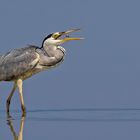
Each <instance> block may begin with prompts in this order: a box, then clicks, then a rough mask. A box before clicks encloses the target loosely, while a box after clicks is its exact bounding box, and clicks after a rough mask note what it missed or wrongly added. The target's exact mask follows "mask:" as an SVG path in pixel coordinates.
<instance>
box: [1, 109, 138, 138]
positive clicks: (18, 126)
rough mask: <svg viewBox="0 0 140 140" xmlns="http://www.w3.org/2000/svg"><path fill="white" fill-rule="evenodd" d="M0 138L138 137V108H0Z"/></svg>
mask: <svg viewBox="0 0 140 140" xmlns="http://www.w3.org/2000/svg"><path fill="white" fill-rule="evenodd" d="M0 126H1V127H0V140H38V139H41V138H43V139H51V140H53V139H61V140H66V139H67V140H71V139H73V140H77V139H80V140H93V139H96V140H100V139H106V140H111V139H113V140H115V139H116V140H118V138H119V140H124V139H127V140H130V139H135V140H136V139H139V138H140V133H139V129H140V109H139V108H68V109H46V110H28V112H27V115H26V117H21V112H20V111H11V117H10V118H7V116H6V112H5V111H2V110H1V111H0Z"/></svg>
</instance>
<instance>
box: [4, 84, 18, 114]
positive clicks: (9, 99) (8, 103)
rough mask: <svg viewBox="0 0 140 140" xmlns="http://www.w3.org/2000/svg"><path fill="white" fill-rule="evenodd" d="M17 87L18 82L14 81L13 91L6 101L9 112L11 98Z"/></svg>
mask: <svg viewBox="0 0 140 140" xmlns="http://www.w3.org/2000/svg"><path fill="white" fill-rule="evenodd" d="M16 88H17V83H16V82H15V83H14V86H13V88H12V91H11V93H10V94H9V96H8V98H7V101H6V108H7V112H9V108H10V102H11V98H12V96H13V94H14V91H15V90H16Z"/></svg>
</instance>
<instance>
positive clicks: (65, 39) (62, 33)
mask: <svg viewBox="0 0 140 140" xmlns="http://www.w3.org/2000/svg"><path fill="white" fill-rule="evenodd" d="M79 30H80V29H71V30H68V31H65V32H61V36H62V35H68V34H70V33H72V32H76V31H79ZM81 39H84V38H77V37H76V38H75V37H65V38H62V39H61V43H64V42H68V41H71V40H81Z"/></svg>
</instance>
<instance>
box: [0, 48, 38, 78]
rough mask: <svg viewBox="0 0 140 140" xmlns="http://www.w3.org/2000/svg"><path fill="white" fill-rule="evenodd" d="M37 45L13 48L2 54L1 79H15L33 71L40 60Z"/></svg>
mask: <svg viewBox="0 0 140 140" xmlns="http://www.w3.org/2000/svg"><path fill="white" fill-rule="evenodd" d="M35 50H36V48H35V47H27V48H21V49H16V50H13V51H11V52H9V53H7V54H6V55H2V56H0V80H5V81H9V80H14V79H16V78H17V77H19V76H21V75H23V74H24V73H26V72H28V71H31V70H32V69H33V68H34V67H35V66H36V65H37V63H38V62H39V56H38V55H37V53H36V51H35Z"/></svg>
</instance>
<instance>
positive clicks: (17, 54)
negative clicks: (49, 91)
mask: <svg viewBox="0 0 140 140" xmlns="http://www.w3.org/2000/svg"><path fill="white" fill-rule="evenodd" d="M78 30H79V29H71V30H68V31H64V32H55V33H52V34H50V35H48V36H47V37H45V38H44V40H43V42H42V46H41V47H38V46H34V45H29V46H28V47H25V48H19V49H14V50H12V51H10V52H8V53H6V54H4V55H0V81H13V82H14V86H13V88H12V91H11V92H10V94H9V96H8V98H7V102H6V109H7V113H9V108H10V102H11V98H12V96H13V94H14V92H15V90H16V88H18V90H19V97H20V102H21V109H22V113H23V114H25V113H26V108H25V105H24V99H23V92H22V84H23V80H25V79H27V78H29V77H31V76H32V75H34V74H36V73H39V72H41V71H43V70H47V69H49V68H52V67H55V66H57V65H58V64H60V63H62V62H63V60H64V56H65V49H64V48H63V47H62V46H60V45H61V44H63V43H65V42H67V41H71V40H81V39H82V38H74V37H69V36H68V34H69V33H71V32H75V31H78ZM65 35H67V36H65ZM63 36H65V37H63Z"/></svg>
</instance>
